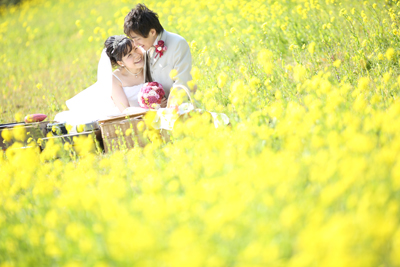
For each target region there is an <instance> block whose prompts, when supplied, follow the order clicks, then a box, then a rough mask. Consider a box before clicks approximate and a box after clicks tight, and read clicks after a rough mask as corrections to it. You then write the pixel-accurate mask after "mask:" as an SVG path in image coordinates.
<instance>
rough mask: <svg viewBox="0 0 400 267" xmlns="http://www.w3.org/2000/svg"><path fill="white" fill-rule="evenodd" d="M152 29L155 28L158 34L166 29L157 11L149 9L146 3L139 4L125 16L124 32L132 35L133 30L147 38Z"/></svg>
mask: <svg viewBox="0 0 400 267" xmlns="http://www.w3.org/2000/svg"><path fill="white" fill-rule="evenodd" d="M151 29H155V30H156V32H157V34H160V33H161V32H162V31H163V30H164V28H163V27H162V26H161V23H160V21H159V20H158V15H157V13H155V12H153V11H151V10H150V9H148V8H147V7H146V6H145V5H144V4H137V6H136V7H135V8H134V9H132V10H131V12H129V13H128V15H126V17H125V21H124V33H125V34H126V35H127V36H130V33H131V32H132V31H133V32H134V33H136V34H139V35H141V36H143V37H144V38H147V36H148V35H149V32H150V30H151Z"/></svg>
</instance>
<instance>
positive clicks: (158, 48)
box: [154, 40, 167, 58]
mask: <svg viewBox="0 0 400 267" xmlns="http://www.w3.org/2000/svg"><path fill="white" fill-rule="evenodd" d="M155 47H156V55H155V57H154V58H156V57H157V56H160V57H162V55H163V54H164V52H165V51H167V47H166V46H165V44H164V41H163V40H160V41H158V44H156V45H155Z"/></svg>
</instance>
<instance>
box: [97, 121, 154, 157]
mask: <svg viewBox="0 0 400 267" xmlns="http://www.w3.org/2000/svg"><path fill="white" fill-rule="evenodd" d="M141 121H143V118H142V117H136V118H129V119H126V118H123V119H121V120H113V121H99V124H100V128H101V135H102V137H103V143H104V151H105V152H106V153H109V152H111V151H115V150H122V149H130V148H133V147H134V146H140V147H144V146H145V145H146V143H147V140H146V139H145V138H144V137H143V135H142V132H140V131H139V130H138V128H137V125H138V123H139V122H141ZM129 129H130V130H129Z"/></svg>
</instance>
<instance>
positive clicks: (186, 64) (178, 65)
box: [172, 39, 192, 87]
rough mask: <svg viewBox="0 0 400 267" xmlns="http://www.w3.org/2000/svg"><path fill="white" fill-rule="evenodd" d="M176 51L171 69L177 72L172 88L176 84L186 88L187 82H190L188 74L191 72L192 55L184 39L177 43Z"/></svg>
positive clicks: (190, 78) (190, 76)
mask: <svg viewBox="0 0 400 267" xmlns="http://www.w3.org/2000/svg"><path fill="white" fill-rule="evenodd" d="M176 51H177V52H176V53H175V56H174V63H173V67H172V69H175V70H177V72H178V75H177V79H176V80H175V81H174V83H173V85H172V87H173V86H174V85H177V84H180V85H185V86H186V87H187V86H188V84H187V83H188V81H191V80H192V75H191V74H190V71H191V70H192V54H191V53H190V48H189V45H188V43H187V42H186V40H185V39H182V40H180V41H179V43H178V44H177V49H176Z"/></svg>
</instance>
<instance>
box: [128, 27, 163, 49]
mask: <svg viewBox="0 0 400 267" xmlns="http://www.w3.org/2000/svg"><path fill="white" fill-rule="evenodd" d="M129 35H130V37H131V39H132V40H133V42H134V43H135V46H141V47H143V48H144V49H145V50H146V51H147V50H149V49H150V47H152V46H153V44H154V42H155V40H156V39H157V32H156V30H155V29H151V30H150V32H149V34H148V35H147V37H146V38H144V37H143V36H141V35H140V34H137V33H135V32H133V31H132V32H131V33H130V34H129Z"/></svg>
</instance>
